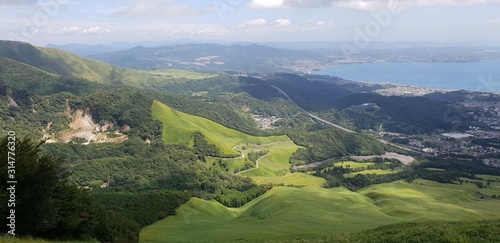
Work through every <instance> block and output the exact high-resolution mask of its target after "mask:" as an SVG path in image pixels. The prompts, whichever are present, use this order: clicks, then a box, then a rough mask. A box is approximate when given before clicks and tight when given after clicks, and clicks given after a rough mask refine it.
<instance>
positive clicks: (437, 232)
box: [273, 220, 500, 243]
mask: <svg viewBox="0 0 500 243" xmlns="http://www.w3.org/2000/svg"><path fill="white" fill-rule="evenodd" d="M499 239H500V220H481V221H460V222H440V221H430V222H425V223H403V224H396V225H387V226H382V227H379V228H376V229H372V230H368V231H364V232H360V233H351V234H342V235H331V236H327V237H313V238H301V237H298V238H295V239H294V242H302V243H308V242H315V243H319V242H337V243H352V242H363V243H400V242H408V243H410V242H414V243H420V242H481V243H486V242H498V241H499ZM273 242H290V239H284V240H276V241H273Z"/></svg>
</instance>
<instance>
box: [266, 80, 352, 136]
mask: <svg viewBox="0 0 500 243" xmlns="http://www.w3.org/2000/svg"><path fill="white" fill-rule="evenodd" d="M271 87H273V88H275V89H276V90H277V91H278V92H279V93H280V94H282V95H284V96H285V97H286V98H287V99H288V101H290V102H292V103H293V104H295V105H297V104H296V103H295V102H294V101H293V100H292V98H290V96H288V94H287V93H285V91H283V90H282V89H280V88H278V87H276V86H274V85H271ZM297 106H298V105H297ZM298 107H300V106H298ZM300 109H302V108H300ZM302 110H303V111H304V112H306V113H307V115H309V116H310V117H311V118H312V119H314V120H316V121H319V122H322V123H325V124H327V125H330V126H332V127H335V128H338V129H340V130H343V131H345V132H350V133H356V132H354V131H352V130H349V129H347V128H345V127H342V126H340V125H337V124H334V123H332V122H329V121H327V120H325V119H322V118H320V117H317V116H315V115H313V114H311V113H310V112H307V111H306V110H304V109H302Z"/></svg>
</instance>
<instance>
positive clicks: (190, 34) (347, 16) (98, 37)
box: [0, 0, 500, 45]
mask: <svg viewBox="0 0 500 243" xmlns="http://www.w3.org/2000/svg"><path fill="white" fill-rule="evenodd" d="M0 23H1V24H0V39H2V40H17V41H26V42H30V43H32V44H36V45H47V44H69V43H78V44H106V43H108V44H109V43H113V42H122V41H125V42H143V41H154V42H161V41H178V40H194V41H197V42H203V41H207V42H217V41H229V42H231V41H233V42H281V41H355V42H356V41H357V42H359V43H367V42H370V41H437V42H445V43H446V42H465V43H471V42H491V43H500V0H197V1H195V0H184V1H183V0H142V1H132V0H0Z"/></svg>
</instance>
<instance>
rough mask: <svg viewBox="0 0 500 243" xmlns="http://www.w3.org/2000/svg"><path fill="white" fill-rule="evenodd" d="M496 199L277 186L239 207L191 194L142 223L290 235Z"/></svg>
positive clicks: (447, 217) (231, 235) (254, 237)
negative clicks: (172, 212)
mask: <svg viewBox="0 0 500 243" xmlns="http://www.w3.org/2000/svg"><path fill="white" fill-rule="evenodd" d="M498 203H499V201H498V199H485V200H480V199H477V198H475V197H473V196H471V195H468V194H467V193H465V192H464V191H463V190H459V189H451V188H441V187H430V186H425V185H418V184H408V183H405V182H393V183H387V184H380V185H375V186H371V187H367V188H365V189H362V190H360V191H358V192H352V191H349V190H347V189H345V188H334V189H323V188H319V187H305V188H288V187H275V188H273V189H272V190H270V191H269V192H267V193H266V194H264V195H262V196H260V197H258V198H257V199H255V200H253V201H251V202H250V203H248V204H246V205H245V206H243V207H241V208H226V207H224V206H222V205H220V204H218V203H217V202H213V201H212V202H208V201H204V200H200V199H192V200H191V201H190V202H189V203H187V204H185V205H183V206H181V207H180V208H179V209H178V210H177V213H178V214H177V215H176V216H173V217H168V218H166V219H164V220H162V221H159V222H157V223H156V224H154V225H151V226H148V227H146V228H144V229H143V230H142V232H141V242H228V241H229V242H230V241H243V242H245V241H265V240H272V239H279V240H286V239H293V238H296V237H303V238H308V237H311V236H313V235H316V236H319V235H325V236H326V235H332V234H340V233H345V232H360V231H363V230H367V229H372V228H375V227H378V226H382V225H388V224H394V223H400V222H409V221H412V222H413V221H417V222H426V221H429V220H438V221H456V220H482V219H495V218H499V217H500V212H498V211H492V208H495V207H497V206H498ZM214 214H215V215H214ZM256 232H258V233H256Z"/></svg>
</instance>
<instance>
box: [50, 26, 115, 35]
mask: <svg viewBox="0 0 500 243" xmlns="http://www.w3.org/2000/svg"><path fill="white" fill-rule="evenodd" d="M110 32H112V31H111V30H110V29H106V28H104V27H102V26H93V27H90V28H81V27H79V26H76V25H74V26H66V27H63V28H62V29H61V30H60V31H59V33H62V34H102V33H110Z"/></svg>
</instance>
